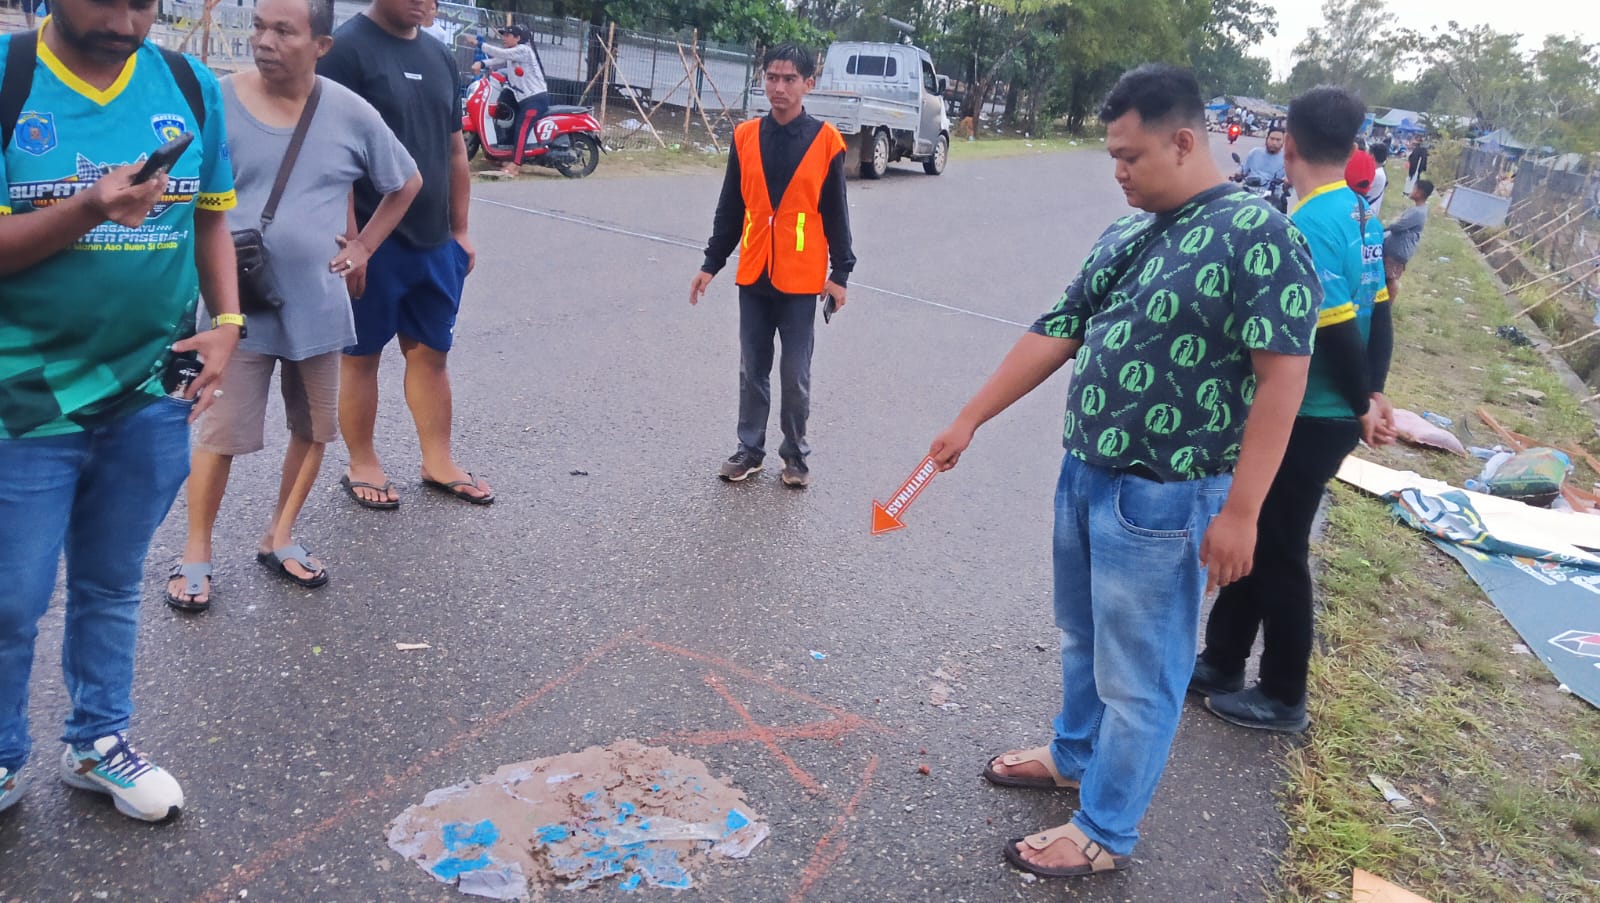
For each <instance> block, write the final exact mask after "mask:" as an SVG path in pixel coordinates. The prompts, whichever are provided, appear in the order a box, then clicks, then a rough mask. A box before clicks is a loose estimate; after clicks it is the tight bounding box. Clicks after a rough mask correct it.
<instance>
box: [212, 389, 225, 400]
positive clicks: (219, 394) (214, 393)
mask: <svg viewBox="0 0 1600 903" xmlns="http://www.w3.org/2000/svg"><path fill="white" fill-rule="evenodd" d="M211 397H212V398H221V397H222V390H221V389H212V390H211Z"/></svg>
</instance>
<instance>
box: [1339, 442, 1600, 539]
mask: <svg viewBox="0 0 1600 903" xmlns="http://www.w3.org/2000/svg"><path fill="white" fill-rule="evenodd" d="M1338 476H1339V479H1340V480H1343V481H1344V482H1346V483H1349V484H1350V485H1352V486H1354V487H1356V488H1357V489H1362V490H1365V491H1367V492H1370V493H1372V494H1373V495H1376V496H1379V497H1382V496H1387V495H1393V494H1395V493H1398V492H1400V491H1401V490H1403V489H1418V490H1421V491H1422V492H1424V493H1427V494H1428V495H1432V496H1438V495H1440V494H1442V493H1446V492H1451V491H1455V492H1465V493H1466V495H1467V497H1468V498H1469V499H1471V500H1472V507H1473V508H1474V509H1476V510H1477V512H1478V514H1480V515H1482V517H1483V521H1484V526H1485V527H1487V528H1488V529H1489V532H1491V533H1493V534H1494V535H1495V537H1496V538H1498V539H1501V540H1504V541H1506V542H1509V543H1515V544H1517V545H1523V546H1531V547H1533V548H1537V549H1546V550H1548V551H1550V552H1555V553H1558V554H1562V555H1568V556H1571V557H1572V558H1574V559H1577V560H1580V561H1588V562H1591V563H1593V564H1595V565H1600V555H1595V554H1593V553H1592V552H1590V551H1589V550H1591V549H1600V517H1596V516H1595V515H1593V514H1577V513H1574V512H1571V511H1553V510H1551V509H1548V508H1535V507H1533V506H1532V505H1524V504H1523V503H1521V502H1517V501H1513V500H1511V499H1503V498H1499V497H1497V496H1492V495H1485V494H1484V493H1481V492H1470V491H1467V490H1462V489H1457V488H1456V487H1454V486H1451V485H1450V484H1449V483H1445V482H1441V481H1439V480H1430V479H1428V478H1427V477H1424V476H1420V475H1418V474H1416V473H1413V472H1412V471H1409V470H1407V471H1400V470H1393V469H1391V468H1388V467H1384V466H1383V465H1382V464H1374V463H1373V462H1371V461H1363V460H1361V459H1360V458H1357V457H1355V456H1354V455H1351V456H1350V457H1348V458H1345V459H1344V464H1343V466H1341V467H1340V468H1339V474H1338Z"/></svg>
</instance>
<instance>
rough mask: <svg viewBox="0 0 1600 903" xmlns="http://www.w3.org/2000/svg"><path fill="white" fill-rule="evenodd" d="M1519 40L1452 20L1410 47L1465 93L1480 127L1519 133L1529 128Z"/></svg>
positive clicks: (1524, 67) (1417, 38) (1416, 39)
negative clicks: (1527, 126)
mask: <svg viewBox="0 0 1600 903" xmlns="http://www.w3.org/2000/svg"><path fill="white" fill-rule="evenodd" d="M1521 38H1522V36H1521V35H1518V34H1508V33H1502V32H1498V31H1495V30H1494V29H1492V28H1490V27H1489V26H1487V25H1478V26H1474V27H1472V28H1463V27H1461V26H1460V25H1459V24H1457V23H1456V22H1454V21H1452V22H1450V23H1449V25H1448V27H1446V28H1443V29H1441V28H1439V27H1437V26H1435V27H1434V28H1433V32H1432V35H1431V36H1430V37H1426V38H1424V37H1421V36H1416V35H1413V36H1411V39H1410V43H1411V44H1412V45H1413V46H1414V47H1415V48H1416V49H1417V51H1418V52H1420V53H1421V54H1422V56H1423V58H1425V59H1430V60H1432V61H1433V64H1434V68H1435V69H1436V70H1437V71H1438V72H1439V73H1440V75H1441V76H1443V77H1444V79H1445V80H1447V81H1448V82H1449V83H1450V85H1451V86H1452V87H1453V88H1455V89H1456V90H1457V91H1459V92H1461V97H1462V98H1463V100H1464V101H1465V102H1466V105H1467V110H1468V112H1469V113H1471V115H1472V117H1473V118H1474V119H1476V120H1477V121H1478V124H1479V125H1481V126H1483V127H1484V128H1502V127H1503V128H1509V129H1512V130H1513V131H1516V130H1518V129H1519V127H1521V126H1525V125H1527V121H1526V119H1527V117H1526V107H1525V104H1524V101H1525V100H1526V99H1527V88H1528V77H1527V66H1528V64H1527V61H1526V60H1524V59H1523V57H1522V54H1521V52H1520V51H1519V50H1518V49H1517V43H1518V41H1520V40H1521Z"/></svg>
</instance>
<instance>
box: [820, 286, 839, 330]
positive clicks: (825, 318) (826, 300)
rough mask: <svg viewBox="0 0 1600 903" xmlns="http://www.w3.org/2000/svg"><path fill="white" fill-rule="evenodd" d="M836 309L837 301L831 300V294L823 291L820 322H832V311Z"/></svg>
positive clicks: (837, 307) (837, 306)
mask: <svg viewBox="0 0 1600 903" xmlns="http://www.w3.org/2000/svg"><path fill="white" fill-rule="evenodd" d="M838 309H839V303H838V302H837V301H835V300H833V296H832V295H830V294H828V293H826V292H824V293H823V294H822V322H824V323H832V322H833V315H834V312H835V311H837V310H838Z"/></svg>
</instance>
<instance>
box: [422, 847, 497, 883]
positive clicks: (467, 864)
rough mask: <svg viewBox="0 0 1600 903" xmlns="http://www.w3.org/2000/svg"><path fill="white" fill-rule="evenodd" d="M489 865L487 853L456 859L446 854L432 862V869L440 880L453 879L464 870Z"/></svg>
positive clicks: (459, 875)
mask: <svg viewBox="0 0 1600 903" xmlns="http://www.w3.org/2000/svg"><path fill="white" fill-rule="evenodd" d="M490 865H491V863H490V862H489V854H488V853H485V854H483V855H482V856H479V857H478V858H476V859H458V858H456V857H454V856H446V857H445V858H443V859H441V860H439V861H438V862H436V863H434V864H433V869H432V871H433V873H434V874H435V875H437V876H438V877H439V879H440V880H442V881H454V880H455V879H457V878H459V877H461V876H462V875H463V874H464V873H466V872H475V871H477V870H478V869H486V868H488V867H489V866H490Z"/></svg>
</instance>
